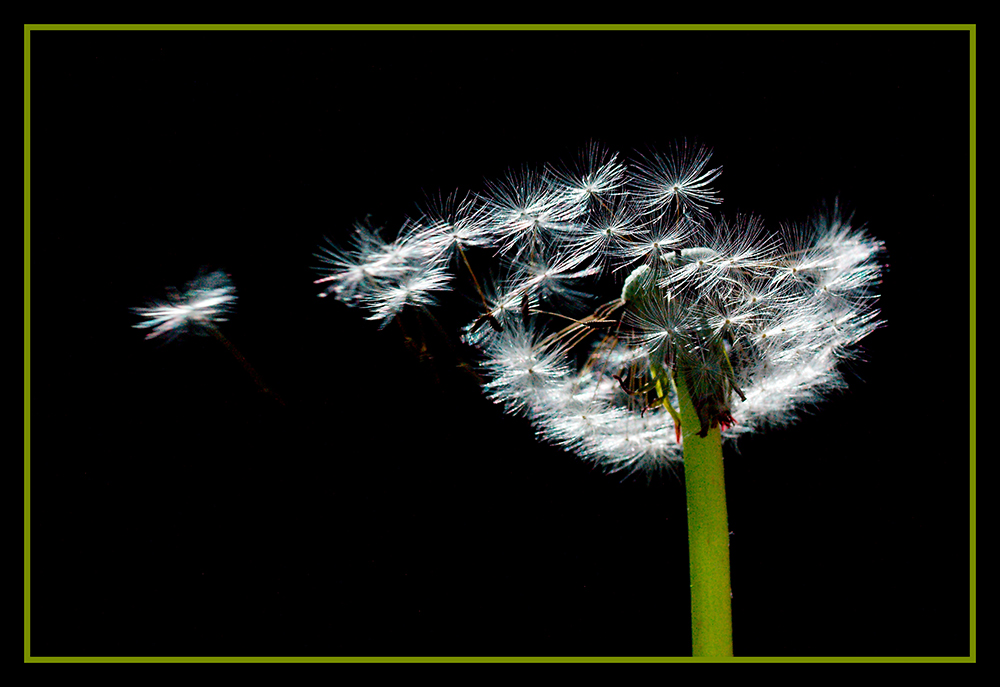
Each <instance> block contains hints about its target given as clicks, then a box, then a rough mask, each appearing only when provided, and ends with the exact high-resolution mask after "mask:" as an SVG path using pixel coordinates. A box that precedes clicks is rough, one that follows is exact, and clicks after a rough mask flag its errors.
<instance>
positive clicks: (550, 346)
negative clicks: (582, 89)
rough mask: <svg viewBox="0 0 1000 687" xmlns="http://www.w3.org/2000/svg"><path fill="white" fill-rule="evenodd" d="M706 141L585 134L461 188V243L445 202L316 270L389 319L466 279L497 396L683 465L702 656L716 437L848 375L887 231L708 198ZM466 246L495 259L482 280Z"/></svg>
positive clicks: (715, 518) (334, 255) (604, 459)
mask: <svg viewBox="0 0 1000 687" xmlns="http://www.w3.org/2000/svg"><path fill="white" fill-rule="evenodd" d="M711 158H712V153H711V151H710V150H709V149H707V148H705V147H702V146H697V145H692V144H689V143H687V142H681V143H678V144H676V145H674V146H672V147H671V148H670V149H668V151H667V153H666V154H660V153H656V152H653V153H648V154H643V155H640V156H638V157H637V158H636V160H635V161H633V162H629V161H626V160H624V159H623V158H622V157H621V156H620V155H618V154H617V153H614V152H611V151H609V150H607V149H604V148H602V147H600V146H598V145H594V144H592V145H590V146H589V147H587V148H586V150H585V151H584V154H583V156H582V159H581V161H580V162H579V163H578V164H576V165H569V166H561V165H554V166H547V167H545V168H544V169H542V170H540V171H533V170H528V169H519V170H517V171H516V172H512V173H510V174H508V175H507V176H506V177H505V178H504V179H503V180H501V181H499V182H487V183H486V185H485V187H484V190H483V191H481V192H479V193H478V194H473V195H470V196H468V197H467V199H466V200H465V201H463V202H462V203H460V204H454V203H453V204H452V205H450V206H449V207H450V208H451V211H450V212H449V213H448V217H449V219H448V220H447V226H450V227H458V226H461V227H462V234H461V235H462V236H463V237H464V240H463V241H462V242H460V243H459V242H458V241H457V239H456V240H455V243H454V244H450V245H455V246H457V251H456V252H458V253H459V254H460V255H461V257H462V259H460V260H452V259H448V258H443V257H442V256H443V255H445V251H444V250H442V248H441V246H442V236H452V235H454V236H457V235H458V234H457V233H454V234H449V233H448V232H443V231H442V228H441V227H442V222H441V219H440V213H439V214H438V215H427V216H423V217H419V216H418V217H417V218H410V219H409V220H407V222H406V225H405V228H404V230H403V231H401V232H400V234H399V237H398V238H396V239H395V240H394V241H392V242H387V241H383V240H382V239H380V238H378V239H375V238H373V237H374V236H376V233H375V232H373V230H371V229H368V228H367V227H365V226H360V227H358V228H357V230H356V234H355V237H354V240H353V243H352V245H351V246H349V247H348V248H346V249H333V250H332V251H331V250H327V249H324V252H323V253H321V254H320V256H319V257H320V259H321V260H323V261H324V262H325V263H326V266H325V267H322V268H321V271H322V273H323V276H322V277H321V278H320V279H319V280H317V281H318V282H319V283H324V284H329V285H330V286H329V287H328V289H327V292H329V293H332V294H333V295H335V296H336V297H337V298H339V299H340V300H342V301H344V302H346V303H348V304H351V305H356V306H359V307H362V308H367V309H368V310H369V311H370V318H371V319H376V320H380V321H383V323H384V322H385V321H386V320H387V319H390V318H392V317H394V316H396V315H398V314H399V313H400V312H401V310H403V309H404V308H408V307H413V308H418V309H421V310H426V309H428V308H430V307H432V306H434V305H435V304H437V303H438V301H439V299H440V298H441V297H443V296H444V294H445V293H446V291H449V290H453V289H454V290H457V287H456V286H455V283H457V282H458V280H459V277H465V278H467V281H468V283H469V284H470V292H469V293H468V294H467V295H468V302H469V303H475V304H476V306H475V307H477V308H479V310H478V312H470V314H469V317H468V324H467V325H466V326H465V328H464V330H463V331H462V333H461V339H462V341H464V342H465V343H466V344H468V345H469V346H471V347H473V348H474V349H475V350H477V351H478V354H479V356H480V364H481V367H482V370H483V371H484V373H485V375H486V377H487V378H488V381H487V382H486V383H485V385H484V392H485V393H486V394H487V395H488V396H489V397H490V398H491V399H493V400H494V401H496V402H497V403H499V404H501V405H503V406H504V407H505V409H506V410H507V411H508V412H511V413H517V414H520V415H523V416H525V417H527V418H528V419H529V420H530V421H531V422H532V424H533V425H534V426H535V428H536V429H537V431H538V434H539V436H540V437H541V438H542V439H544V440H547V441H549V442H551V443H553V444H556V445H559V446H562V447H565V448H567V449H569V450H571V451H573V452H575V453H577V454H578V455H580V456H581V457H583V458H585V459H587V460H589V461H592V462H593V463H594V464H595V465H598V466H600V467H602V468H604V469H607V470H610V471H618V470H627V471H650V470H659V469H676V468H678V467H680V466H683V470H684V476H685V485H686V490H687V498H688V533H689V548H690V561H691V599H692V642H693V651H694V654H695V655H696V656H725V655H731V654H732V633H731V612H730V591H729V590H730V586H729V548H728V546H729V545H728V539H729V528H728V519H727V514H726V500H725V487H724V479H723V469H722V442H723V441H724V440H725V441H733V440H735V439H737V438H738V437H740V436H741V435H744V434H747V433H750V432H756V431H761V430H763V429H768V428H776V427H780V426H781V425H785V424H788V423H789V422H791V421H792V420H794V419H795V418H796V417H797V416H798V414H799V411H800V409H802V408H805V407H807V406H809V405H812V404H814V403H816V402H818V401H819V400H821V398H822V396H823V395H824V394H825V393H826V392H829V391H830V390H834V389H838V388H842V387H844V386H845V385H846V384H845V381H844V377H843V375H842V373H841V367H842V365H841V363H843V362H845V361H848V360H851V359H852V358H854V357H856V356H857V354H858V349H857V344H858V343H859V342H860V341H861V340H862V339H863V338H864V337H865V336H867V335H868V334H869V333H871V332H872V331H874V330H875V329H876V328H878V327H879V326H880V321H879V319H878V309H877V307H876V304H877V294H876V293H875V291H874V289H875V287H876V286H877V285H878V284H879V282H880V279H881V273H882V266H881V263H880V257H881V252H882V249H883V246H882V244H881V242H879V241H877V240H875V239H873V238H872V237H871V236H869V235H868V233H867V232H866V231H865V230H864V229H863V228H862V227H859V226H856V225H855V224H854V223H853V221H852V218H851V216H850V215H848V214H847V213H845V212H843V211H842V209H841V208H840V206H839V204H837V203H834V204H833V205H832V207H830V208H828V209H827V210H825V211H823V212H821V213H819V214H818V215H817V216H815V217H813V218H811V219H810V220H808V221H806V222H802V223H796V224H788V225H780V226H779V228H778V229H777V230H776V231H772V230H769V229H767V228H766V225H765V222H764V220H763V219H762V218H760V217H757V216H755V215H742V216H738V217H735V218H724V217H721V216H715V215H713V213H712V210H713V208H715V207H716V206H719V205H720V204H721V202H722V198H721V197H720V196H719V194H718V192H717V191H716V190H715V188H714V187H713V183H714V182H715V181H716V180H717V179H718V178H719V176H720V174H721V168H720V167H714V166H713V165H711V164H710V162H711ZM467 251H475V252H477V253H478V254H479V255H480V256H481V258H482V259H484V260H488V261H492V262H493V268H492V270H491V274H490V275H489V279H486V278H485V276H486V275H483V274H479V275H477V274H474V273H473V271H472V266H471V264H472V263H471V262H470V261H469V260H468V259H467V257H466V252H467ZM449 270H451V272H450V274H451V275H452V276H454V277H455V280H454V281H452V280H449V279H447V278H446V277H445V276H444V274H445V272H446V271H449ZM425 274H433V275H435V276H434V278H430V279H425V278H421V275H425ZM400 289H404V290H405V294H406V297H405V299H401V298H400V297H399V295H398V294H399V293H400ZM389 303H391V304H392V305H391V306H387V304H389Z"/></svg>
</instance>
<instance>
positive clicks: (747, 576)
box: [30, 31, 969, 656]
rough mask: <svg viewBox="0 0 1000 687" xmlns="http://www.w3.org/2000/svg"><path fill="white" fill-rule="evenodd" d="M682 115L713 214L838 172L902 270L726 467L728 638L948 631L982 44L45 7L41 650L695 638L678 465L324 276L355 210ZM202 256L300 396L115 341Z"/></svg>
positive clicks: (36, 178)
mask: <svg viewBox="0 0 1000 687" xmlns="http://www.w3.org/2000/svg"><path fill="white" fill-rule="evenodd" d="M685 137H686V138H688V139H697V140H699V141H701V142H704V143H706V144H708V145H711V146H712V147H713V148H714V151H715V154H714V157H713V161H714V162H716V163H719V164H722V165H723V166H724V168H725V171H724V173H723V175H722V177H721V179H720V181H719V189H720V191H721V194H722V196H723V197H724V198H725V203H724V205H723V206H722V210H723V212H725V213H726V214H727V215H730V216H731V215H732V214H733V213H735V212H737V211H739V212H756V213H759V214H761V215H763V217H764V218H765V219H766V220H767V222H768V223H769V224H770V225H771V226H777V224H778V223H780V222H785V221H798V220H802V219H805V218H806V217H808V215H809V213H810V212H811V211H813V210H814V209H815V208H816V207H817V206H818V205H819V204H820V203H821V202H822V201H824V200H830V199H832V198H834V197H840V198H841V199H842V200H844V201H845V202H846V203H847V204H848V205H849V206H850V207H851V208H853V209H854V210H855V213H856V214H855V218H856V220H857V221H858V222H863V223H866V224H867V226H868V228H869V229H870V231H871V232H872V234H873V235H875V236H876V237H878V238H879V239H882V240H884V241H885V243H886V246H887V256H888V263H889V268H888V271H887V273H886V275H885V279H884V283H883V284H882V287H881V291H882V293H883V300H882V306H883V312H884V316H885V319H886V320H887V322H888V324H887V326H886V327H884V328H883V329H881V330H880V331H877V332H876V333H874V334H872V335H871V336H870V337H869V339H868V340H867V341H866V347H865V348H866V354H865V358H864V360H863V361H860V362H858V363H856V364H855V365H854V366H853V369H852V371H851V372H850V374H849V378H850V379H851V383H850V388H849V390H848V391H847V392H846V393H843V394H840V395H836V396H834V397H832V398H831V399H830V400H829V401H828V402H827V403H825V404H823V405H822V406H820V407H817V408H816V409H815V412H814V413H813V414H812V415H811V416H810V417H807V418H806V419H805V420H804V421H802V422H801V423H800V424H798V425H797V426H795V427H793V428H791V429H788V430H785V431H776V432H772V433H768V434H765V435H761V436H759V437H754V438H752V439H750V440H747V441H745V442H744V443H743V444H742V447H741V451H740V452H739V453H727V461H726V473H727V489H728V493H729V503H730V526H731V529H732V532H733V535H732V576H733V592H734V601H733V609H734V624H735V650H736V653H737V654H738V655H756V656H785V655H804V656H837V655H846V656H858V655H874V656H893V655H902V656H922V655H930V656H935V655H967V654H968V652H969V452H968V439H967V436H968V430H969V424H968V400H967V399H968V373H967V370H968V350H969V347H968V331H969V323H968V320H969V309H968V284H969V282H968V262H969V261H968V235H969V231H968V228H969V216H968V206H969V200H968V199H969V182H968V177H969V175H968V170H969V34H968V33H967V32H961V31H931V32H928V31H899V32H880V31H859V32H850V31H848V32H840V31H837V32H825V31H810V32H756V31H747V32H742V31H736V32H732V31H730V32H679V31H678V32H675V31H664V32H656V31H650V32H615V31H596V32H591V31H564V32H559V31H556V32H539V31H524V32H519V31H498V32H437V31H418V32H407V31H401V32H388V31H387V32H379V31H375V32H368V31H366V32H325V31H319V32H270V31H268V32H259V31H240V32H210V31H198V32H185V31H169V32H157V31H143V32H131V31H114V32H101V31H81V32H76V31H34V32H32V34H31V235H30V241H31V243H30V246H31V284H30V289H31V382H30V383H31V498H32V501H31V504H32V509H31V570H32V577H31V583H32V586H31V648H32V653H33V654H34V655H36V656H38V655H64V656H66V655H68V656H83V655H106V656H123V655H130V654H132V655H141V656H152V655H182V656H190V655H210V656H223V655H271V656H273V655H292V656H392V655H397V656H398V655H403V656H415V655H438V656H459V655H477V656H485V655H506V656H512V655H513V656H526V655H540V656H618V655H624V656H653V655H681V656H682V655H685V654H689V652H690V639H689V617H688V598H687V544H686V530H685V521H684V503H683V496H684V494H683V484H682V482H681V481H680V480H679V479H678V478H676V477H674V476H663V477H658V478H654V479H651V480H650V479H647V478H646V477H644V476H642V477H632V478H626V477H624V476H622V475H611V476H609V475H605V474H602V473H601V472H600V471H597V470H595V469H593V468H592V467H591V466H589V465H588V464H586V463H584V462H583V461H581V460H579V459H578V458H576V457H574V456H573V455H570V454H568V453H566V452H564V451H561V450H558V449H555V448H552V447H548V446H546V445H543V444H540V443H537V442H536V441H535V440H534V438H533V433H532V430H531V428H530V426H529V425H528V424H527V423H526V422H525V421H524V420H522V419H519V418H514V417H510V416H505V415H504V414H503V413H502V412H501V409H500V408H499V407H497V406H494V405H492V404H491V403H489V402H488V401H486V400H485V399H484V398H483V397H482V396H481V395H480V394H479V392H478V391H477V388H476V386H475V383H474V381H473V380H472V378H471V376H469V375H468V374H467V373H465V372H463V371H462V368H460V367H458V366H457V365H456V364H455V363H456V361H455V360H454V359H453V358H452V357H451V353H450V352H449V351H448V350H447V348H446V347H444V348H440V347H439V348H433V347H432V348H431V349H430V351H429V352H430V357H429V358H428V357H427V356H425V357H424V358H425V359H421V357H420V356H419V355H417V354H416V352H415V351H414V350H412V349H411V348H408V347H407V346H406V345H405V343H404V341H403V338H402V336H401V334H400V331H399V329H398V328H397V327H395V326H394V327H390V328H387V329H386V330H384V331H379V330H378V328H377V326H375V325H374V324H373V323H371V322H367V321H365V320H364V318H363V313H361V312H359V311H356V310H351V309H349V308H347V307H345V306H343V305H341V304H339V303H337V302H334V301H333V300H332V299H320V298H317V297H316V292H317V288H316V287H315V286H314V285H313V284H312V283H311V282H312V280H313V279H314V278H315V277H316V274H315V273H314V271H313V268H314V267H315V266H316V265H317V264H318V263H317V260H316V259H315V258H314V257H313V253H314V252H315V250H316V248H317V246H318V245H319V244H320V243H321V241H322V238H323V237H324V236H328V237H330V238H332V239H334V240H335V241H339V242H342V241H344V240H345V239H346V238H347V236H348V235H349V232H350V229H351V226H352V224H353V223H354V222H355V221H356V220H359V219H362V218H363V217H364V216H365V215H366V214H368V213H371V214H372V216H373V219H374V220H375V221H377V222H380V223H385V225H386V226H387V227H388V228H389V229H390V230H391V229H393V228H395V227H396V226H398V225H399V224H400V223H401V222H402V220H403V219H404V217H405V216H407V215H408V214H412V213H413V211H414V209H415V204H416V203H417V202H418V201H420V200H422V198H423V197H424V195H425V193H435V192H437V191H438V190H444V191H449V190H453V189H456V188H457V189H462V190H463V191H464V190H471V191H475V190H480V189H482V188H483V182H484V180H485V179H491V178H497V177H498V176H500V175H502V174H503V173H504V172H505V171H506V170H507V169H509V168H512V167H519V166H521V165H522V164H533V165H537V164H541V163H543V162H545V161H554V160H557V159H564V158H568V157H571V156H572V155H573V154H574V153H575V151H577V150H579V149H580V148H581V147H582V146H583V145H585V144H586V142H587V141H589V140H592V139H593V140H598V141H601V142H603V143H604V144H606V145H608V146H610V147H611V148H613V149H615V150H619V151H621V152H622V153H623V154H628V153H630V152H632V151H633V150H650V149H653V150H665V149H666V147H667V146H668V145H669V144H670V143H672V142H673V141H675V140H679V139H681V138H685ZM390 233H391V231H390ZM202 266H208V267H210V268H218V269H225V270H226V271H228V272H229V273H230V274H231V275H232V278H233V281H234V283H235V285H236V287H237V289H238V294H239V302H238V305H237V309H236V312H235V313H234V315H233V317H232V319H231V321H230V322H227V323H225V324H223V325H222V331H223V332H224V333H225V335H226V336H227V337H228V338H229V339H230V340H231V341H232V342H233V343H234V345H235V346H237V347H238V348H239V350H240V351H241V352H242V353H243V355H244V356H245V357H246V359H247V360H248V361H249V362H250V363H251V364H252V365H253V367H254V368H255V369H256V370H257V372H258V373H259V374H260V376H261V378H263V379H264V380H265V381H266V382H267V383H268V384H269V385H270V387H271V388H273V389H274V390H275V391H276V392H277V393H278V394H279V395H280V396H281V398H282V399H283V401H284V403H285V404H284V405H283V406H282V405H280V404H278V403H277V402H275V401H274V400H273V399H272V398H271V397H269V396H267V395H266V394H262V393H260V392H259V391H258V389H257V387H256V386H255V385H254V383H253V381H252V379H251V377H250V376H249V375H247V374H246V373H245V372H244V370H243V368H242V367H241V366H240V364H239V363H238V362H237V361H236V360H234V359H233V357H231V356H230V355H229V353H228V352H227V350H226V349H225V348H224V347H223V346H220V345H219V344H218V342H217V341H215V340H214V339H212V338H211V337H189V338H186V339H182V340H179V341H175V342H171V343H160V342H159V340H154V341H151V342H150V341H146V340H144V339H143V332H142V331H139V330H135V329H133V328H132V325H133V324H134V323H135V322H136V321H137V319H136V317H135V316H134V315H133V314H132V313H131V312H130V310H129V308H131V307H134V306H141V305H143V304H144V303H145V302H146V301H147V300H148V299H150V298H157V297H161V296H162V295H163V294H164V288H165V287H166V286H168V285H176V286H182V285H183V284H184V283H185V282H187V281H188V280H190V279H191V278H193V277H194V276H195V274H196V272H197V271H198V269H199V268H200V267H202ZM442 319H443V321H447V319H448V313H447V311H445V312H444V313H443V314H442Z"/></svg>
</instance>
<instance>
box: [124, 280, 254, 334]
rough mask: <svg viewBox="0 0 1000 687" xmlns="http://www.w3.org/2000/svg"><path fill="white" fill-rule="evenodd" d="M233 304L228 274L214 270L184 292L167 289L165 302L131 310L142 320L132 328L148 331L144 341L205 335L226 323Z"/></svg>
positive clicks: (233, 289) (233, 295) (233, 296)
mask: <svg viewBox="0 0 1000 687" xmlns="http://www.w3.org/2000/svg"><path fill="white" fill-rule="evenodd" d="M235 304H236V288H235V287H234V286H233V283H232V281H231V280H230V279H229V275H227V274H226V273H225V272H223V271H221V270H217V271H215V272H211V273H208V274H205V275H202V276H199V277H198V278H196V279H194V280H193V281H191V282H190V283H188V285H187V287H186V288H185V289H184V291H177V290H176V289H168V293H167V300H165V301H154V302H152V303H150V304H149V305H147V306H146V307H144V308H133V309H132V310H133V312H135V313H136V314H137V315H139V316H141V317H143V318H145V319H144V321H142V322H140V323H139V324H136V325H134V326H135V328H136V329H150V330H151V331H150V332H149V333H148V334H146V338H147V339H153V338H156V337H158V336H161V335H163V334H166V335H167V336H168V338H172V337H175V336H177V335H179V334H181V333H184V332H197V333H208V332H211V331H214V330H215V323H217V322H225V321H226V320H227V316H228V315H229V313H230V312H232V310H233V307H234V306H235Z"/></svg>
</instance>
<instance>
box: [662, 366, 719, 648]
mask: <svg viewBox="0 0 1000 687" xmlns="http://www.w3.org/2000/svg"><path fill="white" fill-rule="evenodd" d="M676 383H677V396H678V400H679V403H680V411H681V424H682V428H683V433H684V484H685V488H686V490H687V518H688V554H689V559H690V568H691V642H692V651H693V655H694V656H709V657H724V656H732V655H733V615H732V593H731V588H730V583H729V518H728V516H727V513H726V486H725V478H724V473H723V467H722V435H721V433H720V431H719V428H718V427H714V428H712V429H710V430H709V432H708V436H707V437H705V438H702V437H700V436H698V431H699V428H700V427H701V423H700V421H699V419H698V413H697V411H696V410H695V407H694V404H693V403H692V402H691V397H690V395H689V394H688V390H687V386H686V384H685V382H684V375H683V374H679V375H677V378H676Z"/></svg>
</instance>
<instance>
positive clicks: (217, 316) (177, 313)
mask: <svg viewBox="0 0 1000 687" xmlns="http://www.w3.org/2000/svg"><path fill="white" fill-rule="evenodd" d="M235 306H236V287H235V286H233V282H232V280H231V279H230V277H229V275H228V274H226V273H225V272H223V271H222V270H215V271H213V272H206V271H204V270H202V274H200V275H199V276H198V277H196V278H195V279H194V280H192V281H191V282H189V283H188V284H187V286H185V288H184V290H183V291H180V290H178V289H176V288H168V289H167V298H166V300H161V301H153V302H151V303H149V304H148V305H146V306H145V307H142V308H132V312H134V313H135V314H137V315H139V316H140V317H142V318H144V319H143V321H141V322H139V323H138V324H135V325H132V326H133V327H135V328H136V329H150V330H151V331H150V332H149V333H148V334H146V338H147V339H154V338H156V337H158V336H165V337H166V338H167V339H168V340H171V339H175V338H177V337H178V336H180V335H182V334H184V333H194V334H210V335H212V336H213V337H214V338H215V339H216V340H217V341H219V342H220V343H221V344H222V345H224V346H225V347H226V350H228V351H229V352H230V353H231V354H232V355H233V357H234V358H236V360H237V361H239V363H240V364H241V365H242V366H243V369H244V370H246V372H247V374H249V375H250V376H251V378H253V380H254V383H256V384H257V386H258V387H260V389H261V390H262V391H264V392H265V393H267V394H269V395H271V396H272V397H273V398H274V399H275V400H277V401H278V402H279V403H282V405H284V402H283V401H282V400H281V399H280V397H278V396H277V395H276V394H275V393H274V392H273V391H271V390H270V389H268V388H267V386H265V385H264V382H263V381H262V380H261V378H260V375H258V374H257V372H256V370H254V369H253V367H252V366H251V365H250V363H249V362H248V361H247V359H246V358H245V357H243V354H242V353H240V352H239V350H238V349H237V348H236V346H235V345H233V343H232V342H231V341H230V340H229V339H227V338H226V337H225V336H224V335H223V334H222V332H221V331H219V328H218V327H217V326H216V324H218V323H219V322H226V321H227V320H228V319H229V314H230V313H232V311H233V309H234V308H235Z"/></svg>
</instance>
